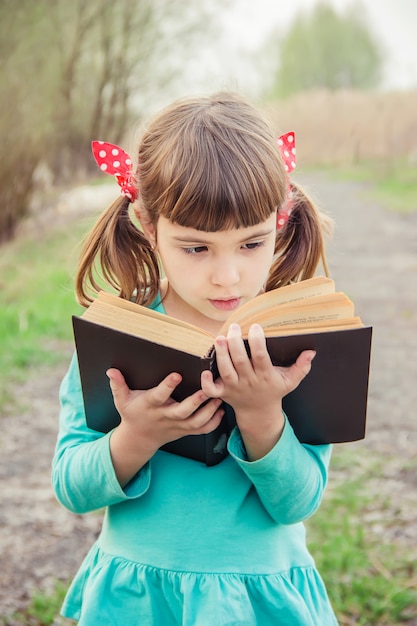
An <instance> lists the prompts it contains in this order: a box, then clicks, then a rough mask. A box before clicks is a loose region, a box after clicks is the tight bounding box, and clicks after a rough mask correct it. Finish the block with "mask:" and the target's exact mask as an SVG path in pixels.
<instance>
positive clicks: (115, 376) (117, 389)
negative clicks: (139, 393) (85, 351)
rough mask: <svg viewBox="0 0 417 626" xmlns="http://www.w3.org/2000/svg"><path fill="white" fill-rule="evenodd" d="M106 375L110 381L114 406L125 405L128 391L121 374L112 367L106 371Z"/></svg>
mask: <svg viewBox="0 0 417 626" xmlns="http://www.w3.org/2000/svg"><path fill="white" fill-rule="evenodd" d="M106 374H107V376H108V378H109V379H110V389H111V391H112V394H113V399H114V403H115V405H116V406H117V405H124V404H126V402H127V400H128V396H129V393H130V389H129V387H128V386H127V384H126V381H125V379H124V376H123V374H122V373H121V372H120V371H119V370H117V369H115V368H113V367H112V368H110V369H109V370H107V372H106Z"/></svg>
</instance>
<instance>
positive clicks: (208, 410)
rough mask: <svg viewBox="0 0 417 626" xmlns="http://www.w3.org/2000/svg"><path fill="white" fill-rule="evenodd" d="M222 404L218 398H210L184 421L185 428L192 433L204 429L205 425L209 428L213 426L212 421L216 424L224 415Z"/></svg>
mask: <svg viewBox="0 0 417 626" xmlns="http://www.w3.org/2000/svg"><path fill="white" fill-rule="evenodd" d="M222 405H223V402H222V400H221V399H219V398H214V399H212V400H210V401H209V402H207V403H206V404H205V405H204V406H203V407H201V408H199V409H198V410H197V411H196V412H195V413H194V414H193V415H191V416H190V417H189V418H188V419H187V420H185V421H184V426H185V428H186V429H187V430H188V431H192V432H193V433H196V432H197V431H200V430H201V429H205V428H206V427H207V428H208V429H210V430H211V429H212V428H214V427H215V426H214V423H216V424H217V425H218V424H219V423H220V422H221V418H222V417H223V415H224V408H223V406H222ZM213 420H214V421H213Z"/></svg>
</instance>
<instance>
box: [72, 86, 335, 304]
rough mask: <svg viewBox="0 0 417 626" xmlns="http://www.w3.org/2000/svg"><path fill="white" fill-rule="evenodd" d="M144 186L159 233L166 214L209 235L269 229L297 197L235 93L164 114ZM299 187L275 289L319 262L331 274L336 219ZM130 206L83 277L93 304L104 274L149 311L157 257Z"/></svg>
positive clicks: (104, 224)
mask: <svg viewBox="0 0 417 626" xmlns="http://www.w3.org/2000/svg"><path fill="white" fill-rule="evenodd" d="M136 180H137V183H138V187H139V200H138V203H139V212H140V214H141V217H143V219H145V220H146V221H147V222H149V223H151V224H152V225H153V226H154V227H156V225H157V222H158V218H159V216H161V215H162V216H164V217H165V218H167V219H169V220H171V221H172V222H175V223H177V224H179V225H181V226H187V227H192V228H195V229H198V230H203V231H210V232H214V231H218V230H224V229H227V228H239V227H242V228H245V227H247V226H254V225H256V224H258V223H260V222H263V221H265V220H266V219H267V218H268V217H269V216H270V215H271V214H272V213H274V212H275V211H276V210H277V209H279V208H280V207H281V206H282V205H283V204H284V203H285V201H286V196H287V191H288V180H287V175H286V172H285V168H284V164H283V162H282V159H281V156H280V153H279V150H278V147H277V145H276V138H275V137H274V136H273V134H272V132H271V130H270V128H269V126H268V124H267V122H266V121H265V120H264V119H263V117H262V115H261V114H260V113H259V111H257V110H256V109H255V108H254V107H253V106H252V105H250V104H249V103H248V102H247V101H246V100H244V99H243V98H242V97H241V96H239V95H237V94H233V93H227V92H220V93H217V94H215V95H213V96H206V97H202V98H189V99H183V100H178V101H176V102H174V103H173V104H172V105H170V106H168V107H167V108H165V109H164V110H163V111H162V112H161V113H159V115H157V116H156V117H155V118H154V120H153V122H151V124H150V126H149V127H148V129H147V131H145V133H144V135H143V136H142V139H141V141H140V144H139V152H138V167H137V172H136ZM291 186H292V190H293V198H292V203H293V206H292V211H291V214H290V217H289V220H288V221H287V223H286V224H285V226H284V227H283V228H282V229H281V230H278V231H277V236H276V245H275V258H274V262H273V264H272V267H271V271H270V274H269V278H268V281H267V285H266V289H267V290H269V289H273V288H275V287H279V286H283V285H286V284H288V283H290V282H292V281H297V280H303V279H305V278H310V277H312V276H313V275H314V273H315V270H316V268H317V265H318V263H319V261H320V259H322V260H323V263H324V269H325V271H326V273H327V268H326V265H325V257H324V242H323V230H325V229H326V227H327V226H328V225H329V224H330V221H329V220H328V219H327V218H325V217H324V216H323V215H322V214H321V213H320V212H319V211H318V209H317V208H316V207H315V206H314V204H313V202H312V201H311V200H310V199H309V198H308V197H307V196H306V194H305V193H304V192H303V191H302V190H301V189H300V188H299V187H297V186H296V185H294V184H292V183H291ZM129 206H130V203H129V200H128V199H127V198H120V199H119V200H116V201H115V202H114V203H113V204H112V205H111V206H110V207H109V208H108V209H107V211H106V212H105V213H104V214H103V215H102V216H101V218H100V219H99V220H98V222H97V224H96V225H95V226H94V227H93V229H92V231H91V233H90V234H89V236H88V238H87V240H86V242H85V245H84V249H83V252H82V255H81V259H80V265H79V269H78V273H77V278H76V294H77V297H78V300H79V302H80V303H81V304H83V305H84V306H87V305H88V304H89V303H90V302H91V300H92V297H91V295H90V294H91V292H93V293H94V292H97V291H98V290H99V289H100V285H99V284H98V282H97V280H96V278H95V276H96V274H97V270H98V272H100V273H101V276H102V279H104V281H105V282H106V283H107V285H109V286H111V287H112V288H114V289H116V290H117V291H118V292H119V294H120V296H121V297H123V298H128V299H131V298H135V299H136V301H137V302H140V303H142V304H149V303H150V302H152V301H153V300H154V299H155V297H156V296H157V293H158V289H159V279H160V272H159V266H158V260H157V256H156V254H155V253H154V252H153V250H152V248H151V245H150V244H149V242H148V241H147V239H146V238H145V236H144V235H143V233H142V232H141V231H140V229H139V228H137V226H136V225H135V223H134V221H133V220H132V218H131V215H130V212H129ZM97 265H98V267H97Z"/></svg>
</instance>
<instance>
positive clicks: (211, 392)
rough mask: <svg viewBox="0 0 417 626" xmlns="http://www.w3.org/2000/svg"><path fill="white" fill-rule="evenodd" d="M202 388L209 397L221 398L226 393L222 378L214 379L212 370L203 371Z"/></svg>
mask: <svg viewBox="0 0 417 626" xmlns="http://www.w3.org/2000/svg"><path fill="white" fill-rule="evenodd" d="M201 389H202V391H203V392H204V393H205V394H206V396H207V397H208V398H220V397H221V395H222V394H223V393H224V384H223V381H222V379H221V378H217V379H216V380H214V378H213V373H212V372H211V371H210V370H204V371H203V372H202V373H201Z"/></svg>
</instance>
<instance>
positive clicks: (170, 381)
mask: <svg viewBox="0 0 417 626" xmlns="http://www.w3.org/2000/svg"><path fill="white" fill-rule="evenodd" d="M181 380H182V377H181V375H180V374H177V373H176V372H173V373H172V374H168V376H166V377H165V378H164V379H163V380H162V381H161V382H160V383H159V385H157V386H156V387H153V388H152V389H149V390H148V391H147V394H146V400H147V401H148V402H149V404H150V405H152V406H162V405H163V404H165V403H166V402H167V401H168V400H169V398H170V397H171V394H172V392H173V391H174V390H175V389H176V387H178V385H179V384H180V382H181Z"/></svg>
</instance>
